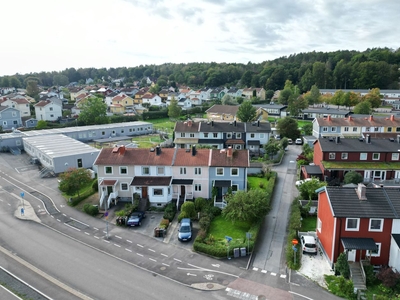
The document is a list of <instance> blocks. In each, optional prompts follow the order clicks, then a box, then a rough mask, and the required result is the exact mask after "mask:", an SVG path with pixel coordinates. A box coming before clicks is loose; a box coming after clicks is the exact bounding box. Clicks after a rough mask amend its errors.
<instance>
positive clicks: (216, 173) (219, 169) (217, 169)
mask: <svg viewBox="0 0 400 300" xmlns="http://www.w3.org/2000/svg"><path fill="white" fill-rule="evenodd" d="M218 171H222V174H218ZM215 175H216V176H224V168H221V167H218V168H216V169H215Z"/></svg>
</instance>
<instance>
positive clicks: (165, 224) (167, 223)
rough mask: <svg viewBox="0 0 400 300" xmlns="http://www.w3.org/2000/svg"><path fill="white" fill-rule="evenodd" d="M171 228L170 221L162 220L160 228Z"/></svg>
mask: <svg viewBox="0 0 400 300" xmlns="http://www.w3.org/2000/svg"><path fill="white" fill-rule="evenodd" d="M168 226H169V220H168V219H162V220H161V221H160V228H167V227H168Z"/></svg>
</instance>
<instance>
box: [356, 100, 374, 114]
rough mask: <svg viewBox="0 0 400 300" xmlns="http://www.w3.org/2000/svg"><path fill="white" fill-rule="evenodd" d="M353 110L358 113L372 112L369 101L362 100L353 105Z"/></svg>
mask: <svg viewBox="0 0 400 300" xmlns="http://www.w3.org/2000/svg"><path fill="white" fill-rule="evenodd" d="M353 112H354V113H355V114H360V115H370V114H371V112H372V108H371V103H369V102H368V101H363V102H360V103H358V104H357V105H356V106H354V109H353Z"/></svg>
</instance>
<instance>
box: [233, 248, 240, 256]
mask: <svg viewBox="0 0 400 300" xmlns="http://www.w3.org/2000/svg"><path fill="white" fill-rule="evenodd" d="M233 257H234V258H237V257H239V248H234V249H233Z"/></svg>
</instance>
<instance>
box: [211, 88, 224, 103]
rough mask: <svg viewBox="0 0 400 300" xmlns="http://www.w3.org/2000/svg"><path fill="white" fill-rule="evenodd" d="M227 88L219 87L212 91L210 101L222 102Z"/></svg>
mask: <svg viewBox="0 0 400 300" xmlns="http://www.w3.org/2000/svg"><path fill="white" fill-rule="evenodd" d="M227 91H228V89H227V88H222V87H217V88H214V89H212V90H211V91H210V100H221V99H222V97H224V96H225V94H226V92H227Z"/></svg>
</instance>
